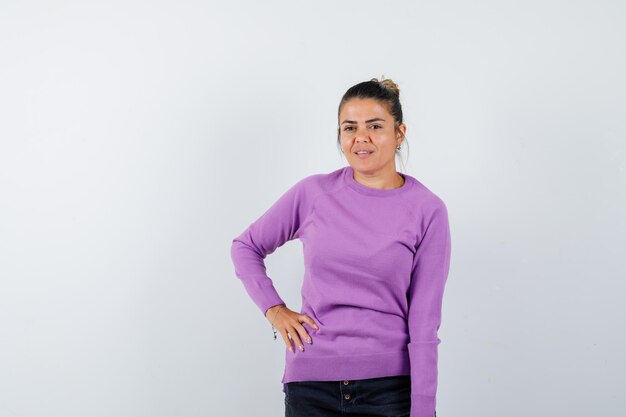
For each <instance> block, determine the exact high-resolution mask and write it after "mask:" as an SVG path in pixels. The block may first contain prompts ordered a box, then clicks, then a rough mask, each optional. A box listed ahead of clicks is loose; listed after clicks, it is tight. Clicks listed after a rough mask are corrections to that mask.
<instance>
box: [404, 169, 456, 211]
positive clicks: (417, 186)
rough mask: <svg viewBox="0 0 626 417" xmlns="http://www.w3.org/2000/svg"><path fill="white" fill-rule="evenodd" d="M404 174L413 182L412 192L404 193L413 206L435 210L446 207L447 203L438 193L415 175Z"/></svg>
mask: <svg viewBox="0 0 626 417" xmlns="http://www.w3.org/2000/svg"><path fill="white" fill-rule="evenodd" d="M404 175H405V177H406V178H407V179H408V180H409V181H411V182H413V186H412V187H411V192H410V193H406V194H404V197H405V199H406V200H407V202H408V203H409V204H410V205H411V206H413V207H421V208H430V209H434V210H436V209H444V210H445V209H446V204H445V202H444V201H443V198H442V197H441V196H440V195H439V194H438V193H436V192H435V191H433V189H431V188H430V187H429V186H426V185H425V184H424V183H423V182H422V181H420V180H418V179H417V178H415V177H414V176H411V175H409V174H404Z"/></svg>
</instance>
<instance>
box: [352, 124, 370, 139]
mask: <svg viewBox="0 0 626 417" xmlns="http://www.w3.org/2000/svg"><path fill="white" fill-rule="evenodd" d="M355 137H356V139H357V140H359V139H366V140H369V135H368V133H367V129H364V128H360V127H357V129H356V134H355Z"/></svg>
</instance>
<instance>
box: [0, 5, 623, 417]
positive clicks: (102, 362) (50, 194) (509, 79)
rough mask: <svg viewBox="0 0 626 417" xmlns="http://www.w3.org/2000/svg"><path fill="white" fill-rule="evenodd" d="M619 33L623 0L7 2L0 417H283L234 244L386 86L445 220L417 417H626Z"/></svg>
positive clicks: (295, 302) (0, 192) (0, 71)
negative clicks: (345, 113)
mask: <svg viewBox="0 0 626 417" xmlns="http://www.w3.org/2000/svg"><path fill="white" fill-rule="evenodd" d="M624 39H626V5H625V3H624V2H619V1H564V0H563V1H554V0H542V1H532V0H531V1H495V0H493V1H484V0H477V1H472V2H465V1H422V2H412V1H396V2H387V3H382V2H380V1H376V2H372V1H343V2H341V1H340V2H330V1H316V2H299V1H280V2H275V1H266V2H255V1H247V2H210V1H176V2H174V1H170V2H164V1H137V0H135V1H109V2H84V1H56V2H44V1H33V2H22V1H11V0H6V1H3V2H2V4H1V5H0V417H18V416H19V417H35V416H42V417H43V416H45V417H50V416H55V417H56V416H58V417H74V416H76V417H79V416H80V417H83V416H90V417H101V416H107V417H108V416H115V417H171V416H190V417H191V416H224V417H226V416H233V417H238V416H251V415H254V416H279V415H282V414H283V407H284V406H283V392H282V391H281V388H282V386H281V384H280V378H281V376H282V373H283V360H284V356H283V355H284V348H285V347H284V343H283V342H282V341H281V340H280V338H279V339H278V340H276V341H274V340H273V334H272V330H271V327H270V325H269V322H268V320H267V319H266V318H265V317H264V316H263V315H262V313H261V312H260V311H259V310H258V309H257V307H256V306H255V305H254V304H253V302H252V301H251V300H250V299H249V298H248V296H247V294H246V292H245V290H244V287H243V285H242V284H241V282H240V281H239V280H238V279H237V278H236V276H235V274H234V268H233V265H232V263H231V259H230V256H229V251H230V244H231V241H232V239H233V238H234V237H235V236H237V235H239V233H241V232H242V231H243V230H244V228H245V227H247V226H248V225H249V224H250V223H251V222H252V221H254V220H256V219H257V218H258V217H259V216H260V215H261V214H262V213H263V212H264V211H265V210H266V209H267V208H268V207H269V206H270V205H271V204H272V203H273V202H274V201H275V200H276V199H277V198H278V197H279V196H280V195H282V193H284V192H285V191H286V190H287V189H288V188H289V187H290V186H291V185H292V184H294V183H295V182H296V181H298V180H299V179H301V178H303V177H304V176H306V175H310V174H313V173H322V172H330V171H331V170H334V169H337V168H340V167H342V166H345V165H346V161H345V159H344V158H342V156H341V154H340V152H339V151H338V149H337V146H336V130H335V129H336V124H337V105H338V103H339V99H340V98H341V96H342V95H343V93H344V92H345V90H346V89H347V88H348V87H350V86H351V85H353V84H356V83H357V82H361V81H365V80H368V79H370V78H372V77H380V76H381V75H384V76H385V77H388V78H391V79H393V80H394V81H396V82H397V83H398V85H399V87H400V91H401V93H400V94H401V99H402V102H403V105H404V113H405V122H406V124H407V127H408V128H407V142H408V143H409V148H408V149H409V154H407V153H406V151H407V148H406V147H405V146H403V151H402V152H403V155H404V156H403V161H405V165H404V166H401V165H398V169H399V170H400V171H403V172H407V173H409V174H410V175H413V176H415V177H416V178H418V179H419V180H420V181H422V182H423V183H424V184H426V185H427V186H428V187H429V188H431V189H432V190H433V191H434V192H435V193H436V194H438V195H439V196H440V197H441V198H442V199H443V200H444V201H445V202H446V204H447V206H448V210H449V215H450V222H451V233H452V241H453V242H452V244H453V247H452V261H451V268H450V275H449V278H448V283H447V286H446V294H445V297H444V311H443V322H442V326H441V329H440V331H439V336H440V338H441V340H442V342H441V344H440V346H439V387H438V396H437V414H438V416H440V417H446V416H456V417H464V416H466V417H473V416H484V417H499V416H503V415H506V416H508V417H522V416H523V417H527V416H548V415H550V416H567V417H583V416H590V415H624V414H626V400H625V399H624V396H623V391H624V386H626V360H625V359H624V352H625V350H626V349H625V347H626V346H625V337H624V335H623V331H622V329H623V328H624V324H625V323H624V318H625V317H626V307H625V305H624V302H623V297H624V293H625V290H626V285H625V282H624V278H625V277H626V220H625V219H626V216H625V215H624V213H626V127H625V120H626V82H625V80H624V74H626V54H625V53H624ZM302 262H303V258H302V253H301V245H300V242H298V241H292V242H288V243H287V244H285V245H284V246H283V247H282V248H280V249H279V250H278V251H277V252H275V253H274V254H272V255H271V256H269V257H268V258H267V260H266V263H267V267H268V272H269V274H270V276H271V277H272V278H273V280H274V283H275V286H276V287H277V289H278V290H279V293H280V294H281V295H282V296H283V298H284V299H285V300H286V301H287V302H288V304H289V306H290V307H291V308H292V309H297V308H299V307H300V305H301V304H300V303H301V298H300V293H299V291H300V286H301V283H302V277H303V264H302Z"/></svg>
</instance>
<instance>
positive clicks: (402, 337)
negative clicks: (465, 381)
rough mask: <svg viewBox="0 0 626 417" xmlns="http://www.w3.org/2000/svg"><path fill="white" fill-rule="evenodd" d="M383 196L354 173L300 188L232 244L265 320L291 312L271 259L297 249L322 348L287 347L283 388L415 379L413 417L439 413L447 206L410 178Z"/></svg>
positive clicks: (347, 170)
mask: <svg viewBox="0 0 626 417" xmlns="http://www.w3.org/2000/svg"><path fill="white" fill-rule="evenodd" d="M401 175H402V176H403V177H404V179H405V181H404V184H403V185H402V186H401V187H399V188H394V189H389V190H381V189H376V188H371V187H367V186H365V185H363V184H361V183H359V182H357V181H356V180H355V179H354V170H353V168H352V167H351V166H345V167H343V168H340V169H337V170H335V171H332V172H330V173H323V174H313V175H310V176H307V177H305V178H303V179H301V180H300V181H298V182H296V183H295V184H294V185H293V186H292V187H291V188H290V189H288V190H287V191H286V192H285V193H284V194H283V195H282V196H281V197H280V198H279V199H278V200H277V201H276V202H275V203H274V204H273V205H272V206H271V207H270V208H269V209H268V210H267V211H266V212H265V213H263V214H262V215H261V216H260V217H259V218H258V219H257V220H255V221H254V222H253V223H251V224H250V225H249V226H248V227H247V228H246V229H245V230H244V231H243V233H241V234H240V235H239V236H237V237H236V238H234V239H233V241H232V246H231V257H232V261H233V264H234V267H235V275H236V276H237V277H238V278H239V279H240V280H241V282H242V283H243V285H244V287H245V289H246V292H247V293H248V295H249V296H250V298H251V299H252V301H253V302H254V303H255V304H256V305H257V306H258V308H259V309H260V311H261V313H262V314H265V313H266V311H267V309H268V308H270V307H272V306H275V305H279V304H286V303H285V302H284V301H283V299H282V298H281V297H280V295H279V294H278V292H277V291H276V288H275V287H274V285H273V283H272V280H271V279H270V277H269V276H268V275H267V272H266V267H265V263H264V258H265V257H266V256H267V255H269V254H271V253H273V252H274V251H275V250H276V249H277V248H278V247H280V246H281V245H283V244H284V243H285V242H287V241H290V240H293V239H299V240H300V241H301V242H302V247H303V251H304V266H305V272H304V280H303V284H302V291H301V292H302V308H301V310H300V313H301V314H306V315H308V316H310V317H311V318H312V319H313V320H314V321H315V322H316V323H317V325H318V326H319V329H317V330H316V329H314V328H312V327H311V326H309V325H308V324H307V323H304V324H303V325H304V326H305V327H306V329H307V332H308V333H309V334H310V335H311V338H312V341H313V343H312V344H305V350H304V352H302V351H300V350H299V349H297V348H296V349H295V351H294V352H290V351H289V350H288V349H287V348H286V347H285V370H284V374H283V378H282V383H286V382H291V381H330V380H337V381H339V380H344V379H348V380H350V379H364V378H377V377H384V376H397V375H410V377H411V417H432V416H433V415H434V410H435V405H436V392H437V361H438V345H439V343H440V342H441V340H440V339H439V337H438V334H437V332H438V330H439V327H440V324H441V310H442V299H443V294H444V287H445V284H446V280H447V276H448V270H449V266H450V228H449V223H448V212H447V208H446V205H445V204H444V202H443V201H442V200H441V198H439V197H438V196H437V195H435V194H434V193H433V192H432V191H430V190H429V189H428V188H426V187H425V186H424V185H423V184H422V183H421V182H419V181H418V180H417V179H415V178H414V177H412V176H410V175H408V174H401Z"/></svg>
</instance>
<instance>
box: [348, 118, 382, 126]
mask: <svg viewBox="0 0 626 417" xmlns="http://www.w3.org/2000/svg"><path fill="white" fill-rule="evenodd" d="M379 121H380V122H384V121H385V119H381V118H380V117H375V118H373V119H369V120H366V121H365V123H371V122H379ZM344 123H350V124H356V122H355V121H354V120H344V121H343V122H341V124H344Z"/></svg>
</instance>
